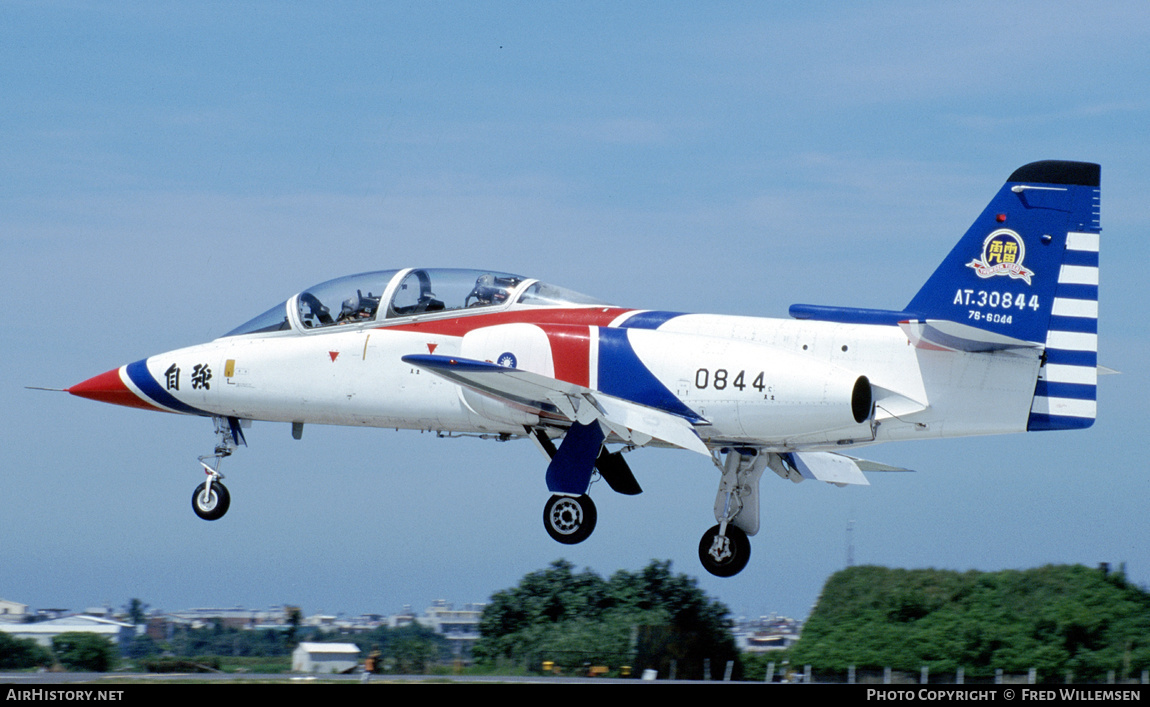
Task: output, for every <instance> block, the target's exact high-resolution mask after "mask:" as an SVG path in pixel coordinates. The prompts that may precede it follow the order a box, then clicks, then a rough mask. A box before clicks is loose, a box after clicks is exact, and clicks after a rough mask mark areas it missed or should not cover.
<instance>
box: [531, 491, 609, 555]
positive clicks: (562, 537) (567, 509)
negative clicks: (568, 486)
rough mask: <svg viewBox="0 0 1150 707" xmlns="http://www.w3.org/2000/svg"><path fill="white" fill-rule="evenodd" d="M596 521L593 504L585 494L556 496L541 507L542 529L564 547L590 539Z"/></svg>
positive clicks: (596, 516)
mask: <svg viewBox="0 0 1150 707" xmlns="http://www.w3.org/2000/svg"><path fill="white" fill-rule="evenodd" d="M597 519H598V515H597V514H596V512H595V503H594V502H592V501H591V497H590V496H588V495H587V494H583V495H582V496H560V495H558V494H556V495H554V496H552V497H551V498H550V499H548V500H547V504H546V505H545V506H543V527H545V528H547V534H548V535H550V536H551V538H552V539H553V540H556V541H558V542H561V543H563V544H564V545H575V544H577V543H581V542H583V541H584V540H586V539H587V538H589V537H591V533H592V531H594V530H595V521H596V520H597Z"/></svg>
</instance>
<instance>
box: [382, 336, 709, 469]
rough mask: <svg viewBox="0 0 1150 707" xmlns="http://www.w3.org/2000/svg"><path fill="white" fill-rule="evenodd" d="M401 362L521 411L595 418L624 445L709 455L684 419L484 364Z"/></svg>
mask: <svg viewBox="0 0 1150 707" xmlns="http://www.w3.org/2000/svg"><path fill="white" fill-rule="evenodd" d="M403 361H404V363H409V364H411V365H413V366H419V367H420V368H423V369H425V370H428V371H431V372H432V373H435V374H437V375H439V376H442V377H444V378H446V379H448V380H450V381H452V382H453V383H458V384H459V385H462V386H465V387H467V388H469V389H471V390H474V391H476V392H477V393H481V394H483V395H486V396H488V397H490V398H494V399H496V400H499V401H502V402H505V403H508V404H510V405H513V406H516V407H519V408H522V409H528V410H532V411H535V412H542V413H548V414H551V415H560V416H562V417H563V418H566V419H567V420H570V421H571V422H575V423H579V424H582V425H587V424H590V423H591V422H592V421H595V420H598V421H599V422H600V423H602V424H603V426H604V427H605V428H606V429H608V430H610V431H611V432H614V433H615V434H616V435H617V436H618V437H620V438H621V439H623V440H624V441H626V442H631V443H633V444H637V445H640V446H642V445H644V444H646V443H647V442H650V441H651V439H657V440H659V441H661V442H666V443H667V444H671V445H674V446H676V447H681V448H683V449H689V450H691V451H693V452H698V453H699V454H703V455H706V456H708V457H709V456H711V451H710V450H709V449H707V445H705V444H703V441H702V440H701V439H699V435H698V434H696V433H695V428H694V427H693V426H692V425H691V423H690V422H689V421H687V420H686V419H685V418H682V417H679V416H678V415H672V414H671V413H668V412H664V411H662V410H656V409H655V408H652V407H648V406H646V405H639V404H638V403H633V402H630V401H628V400H623V399H622V398H617V397H614V396H611V395H606V394H604V393H601V392H598V391H594V390H591V389H590V388H586V387H583V386H580V385H575V384H574V383H567V382H565V381H561V380H557V379H555V378H550V377H548V376H543V375H540V374H538V373H532V372H530V371H524V370H521V369H517V368H506V367H504V366H499V365H497V364H494V363H488V362H486V361H475V360H472V359H466V358H459V357H451V356H436V355H433V354H412V355H410V356H404V357H403Z"/></svg>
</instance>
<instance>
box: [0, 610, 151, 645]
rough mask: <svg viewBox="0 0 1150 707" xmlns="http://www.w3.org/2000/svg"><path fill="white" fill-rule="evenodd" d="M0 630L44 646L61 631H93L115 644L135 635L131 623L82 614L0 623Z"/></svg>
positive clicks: (128, 639) (50, 642)
mask: <svg viewBox="0 0 1150 707" xmlns="http://www.w3.org/2000/svg"><path fill="white" fill-rule="evenodd" d="M0 631H4V632H5V633H7V634H9V635H11V636H14V637H16V638H31V639H32V640H34V641H36V642H37V643H39V644H40V645H42V646H45V647H51V645H52V639H53V638H55V637H56V636H59V635H60V634H62V633H72V632H81V633H95V634H99V635H101V636H106V637H107V638H108V639H110V640H111V641H112V643H115V644H117V645H119V644H120V643H121V642H124V643H126V642H127V641H130V640H132V637H133V636H134V635H136V632H135V627H134V626H132V624H126V623H124V622H122V621H114V620H112V619H104V618H100V617H98V616H85V615H83V614H78V615H75V616H64V617H61V618H59V619H50V620H48V621H39V622H37V623H33V624H0Z"/></svg>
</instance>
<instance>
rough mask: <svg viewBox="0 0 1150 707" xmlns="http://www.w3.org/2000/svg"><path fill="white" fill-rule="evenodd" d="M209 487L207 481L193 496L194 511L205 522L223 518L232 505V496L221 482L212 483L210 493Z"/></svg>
mask: <svg viewBox="0 0 1150 707" xmlns="http://www.w3.org/2000/svg"><path fill="white" fill-rule="evenodd" d="M207 487H208V482H206V481H205V482H204V483H202V484H200V485H199V486H197V487H196V491H195V493H193V494H192V510H193V511H195V512H196V515H198V516H199V517H201V518H203V519H204V520H218V519H220V518H223V517H224V514H225V513H227V512H228V506H230V505H231V503H232V497H231V494H229V493H228V489H227V487H226V486H224V485H223V484H221V483H220V482H219V481H214V482H212V488H211V491H208V488H207ZM205 492H207V493H205Z"/></svg>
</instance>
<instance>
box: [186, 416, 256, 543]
mask: <svg viewBox="0 0 1150 707" xmlns="http://www.w3.org/2000/svg"><path fill="white" fill-rule="evenodd" d="M212 419H213V420H214V421H215V424H216V448H215V451H214V452H213V453H212V454H205V455H204V456H202V457H199V462H200V466H202V467H203V468H204V473H205V474H207V475H208V478H207V480H206V481H204V483H202V484H200V485H199V486H197V487H196V490H195V491H194V492H193V493H192V510H193V511H195V513H196V515H198V516H199V517H201V518H203V519H204V520H218V519H220V518H223V517H224V514H225V513H227V512H228V506H230V505H231V502H232V497H231V494H229V493H228V488H227V487H226V486H224V485H223V483H221V481H220V479H222V478H224V475H223V474H221V473H220V464H221V463H222V462H223V460H224V459H225V458H226V457H230V456H231V455H232V452H234V451H236V449H238V448H239V446H240V445H244V446H247V440H245V439H244V433H243V430H242V429H240V421H239V420H238V419H236V418H234V417H215V418H212ZM206 460H210V463H209V461H206Z"/></svg>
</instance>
